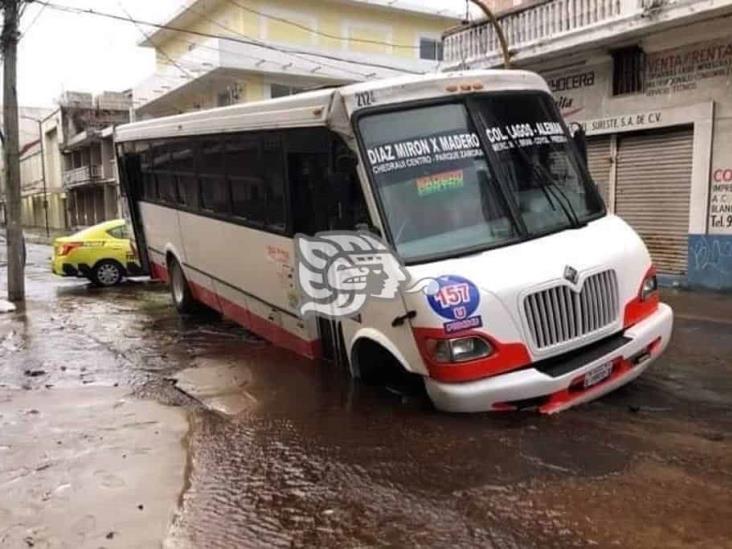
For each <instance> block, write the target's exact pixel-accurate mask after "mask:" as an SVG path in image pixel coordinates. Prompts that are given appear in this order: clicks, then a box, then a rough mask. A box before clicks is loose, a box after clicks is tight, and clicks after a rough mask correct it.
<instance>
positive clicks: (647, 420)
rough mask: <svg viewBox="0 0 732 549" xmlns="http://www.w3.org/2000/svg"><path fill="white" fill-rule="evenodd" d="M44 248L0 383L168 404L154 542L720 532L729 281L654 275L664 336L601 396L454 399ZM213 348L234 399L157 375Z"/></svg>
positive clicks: (724, 495) (704, 535)
mask: <svg viewBox="0 0 732 549" xmlns="http://www.w3.org/2000/svg"><path fill="white" fill-rule="evenodd" d="M49 253H50V251H49V248H47V247H43V246H36V245H32V246H30V247H29V261H30V262H31V264H30V265H29V268H28V278H29V284H28V290H29V291H28V293H29V301H28V305H27V310H26V311H25V312H23V311H21V312H19V313H15V314H13V315H4V316H2V317H0V328H1V329H2V330H3V331H2V333H3V334H5V335H4V339H2V341H0V360H2V361H4V365H3V368H2V372H3V373H2V375H3V379H0V385H2V384H3V383H7V384H22V385H23V386H25V387H26V388H27V389H29V390H42V388H43V387H44V386H46V385H50V386H63V384H64V383H67V382H68V380H69V379H71V378H74V379H75V382H78V380H81V382H82V383H85V384H86V383H88V384H119V386H122V387H130V390H131V391H132V392H133V393H134V394H136V395H137V396H139V397H142V398H151V399H156V400H159V401H161V402H163V403H166V404H169V405H172V406H182V407H185V408H186V409H187V410H188V411H189V421H190V425H191V429H190V432H189V434H188V436H187V438H186V439H185V440H184V441H183V443H184V444H186V445H187V447H188V452H189V460H188V466H187V469H186V485H185V486H184V487H183V491H182V495H181V498H180V508H179V512H178V515H177V517H176V519H175V521H174V523H173V524H172V526H171V529H170V532H169V535H168V538H167V540H165V544H166V546H168V547H263V546H281V547H292V546H296V547H300V546H311V547H374V546H379V547H380V546H394V547H412V546H425V547H574V546H576V547H584V546H590V545H593V546H599V547H617V546H621V547H690V546H691V547H732V297H731V296H715V295H700V294H687V293H681V292H667V294H666V296H665V299H666V301H668V302H670V303H671V304H672V306H674V307H675V309H676V311H677V321H676V327H675V333H674V338H673V341H672V344H671V348H670V349H669V351H668V352H667V354H666V355H665V356H664V357H663V358H662V359H661V360H660V361H659V362H657V363H656V364H655V365H654V366H653V367H652V368H651V370H649V371H648V372H647V373H646V374H645V375H644V376H643V377H642V378H641V379H639V380H638V381H637V382H635V383H633V384H632V385H630V386H627V387H625V388H623V389H621V390H619V391H617V392H615V393H613V394H611V395H609V396H607V397H605V398H603V399H601V400H599V401H596V402H594V403H591V404H589V405H585V406H582V407H579V408H575V409H572V410H569V411H567V412H564V413H561V414H558V415H556V416H551V417H544V416H537V415H533V414H528V413H522V414H500V415H495V414H494V415H491V414H479V415H469V416H456V415H447V414H442V413H438V412H436V411H434V410H432V409H431V408H430V406H429V404H428V403H427V402H426V400H425V399H424V398H422V397H402V396H399V395H395V394H392V393H389V392H388V391H385V390H383V389H379V388H374V387H366V386H362V385H359V384H355V383H353V382H351V381H350V380H349V379H348V378H347V376H346V375H345V374H344V373H343V372H341V371H337V370H336V369H335V368H333V367H329V366H328V365H325V364H319V363H313V362H310V361H307V360H304V359H300V358H298V357H295V356H293V355H290V354H289V353H286V352H283V351H281V350H278V349H276V348H273V347H271V346H270V345H269V344H267V343H265V342H263V341H261V340H259V339H257V338H256V337H253V336H251V335H248V334H247V333H246V332H245V331H244V330H242V329H241V328H239V327H237V326H236V325H234V324H232V323H229V322H226V321H222V320H220V319H218V318H216V317H215V316H207V317H203V318H188V319H180V318H178V317H177V316H176V313H175V311H174V309H173V308H172V307H171V306H170V304H169V303H170V301H169V297H168V294H167V289H166V288H165V287H164V286H162V285H157V284H151V283H141V282H131V283H126V284H124V285H122V286H120V287H118V288H115V289H112V290H98V289H94V288H91V287H90V286H89V285H88V284H86V283H84V282H82V281H75V280H72V281H67V280H60V279H56V278H54V277H52V276H51V275H50V274H49V273H48V271H47V257H48V255H49ZM217 365H226V366H227V367H228V368H232V369H235V370H236V371H237V375H239V376H240V378H241V379H244V380H245V382H244V383H243V385H242V388H241V392H242V394H244V396H245V397H246V398H245V399H244V400H245V401H246V402H248V404H247V405H246V406H243V411H241V413H239V414H237V415H235V416H233V417H232V416H228V415H225V414H221V413H218V412H214V411H211V410H209V409H207V408H206V406H204V405H202V403H201V402H199V401H198V400H196V398H193V397H192V396H190V395H188V394H186V393H184V392H183V391H181V390H180V389H179V388H176V386H175V383H174V381H173V380H172V378H173V377H174V376H176V374H178V373H179V372H181V371H183V370H188V369H190V368H191V367H194V368H211V367H216V366H217ZM28 370H39V371H43V372H44V374H43V375H41V376H38V377H32V376H28V375H27V371H28ZM112 546H124V545H123V544H122V545H114V544H111V543H110V547H112Z"/></svg>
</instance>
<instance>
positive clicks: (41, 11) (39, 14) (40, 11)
mask: <svg viewBox="0 0 732 549" xmlns="http://www.w3.org/2000/svg"><path fill="white" fill-rule="evenodd" d="M47 7H48V6H41V9H40V10H38V12H37V13H36V16H35V17H34V18H33V20H32V21H31V22H30V24H29V25H28V26H27V27H26V28H25V30H24V31H23V32H22V33H21V35H20V38H19V39H18V42H20V41H21V40H22V39H23V37H24V36H25V35H26V34H28V32H29V31H30V30H31V29H32V28H33V25H35V24H36V21H38V19H40V17H41V14H43V12H44V11H45V9H46V8H47Z"/></svg>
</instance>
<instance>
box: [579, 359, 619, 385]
mask: <svg viewBox="0 0 732 549" xmlns="http://www.w3.org/2000/svg"><path fill="white" fill-rule="evenodd" d="M612 371H613V363H612V362H606V363H605V364H601V365H600V366H598V367H597V368H593V369H592V370H590V371H589V372H587V373H586V374H585V389H587V388H589V387H592V386H593V385H597V384H598V383H600V382H601V381H603V380H605V379H607V378H609V377H610V374H611V373H612Z"/></svg>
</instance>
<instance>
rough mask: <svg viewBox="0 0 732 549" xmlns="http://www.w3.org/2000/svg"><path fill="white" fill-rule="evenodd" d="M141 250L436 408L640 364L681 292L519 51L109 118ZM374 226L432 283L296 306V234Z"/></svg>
mask: <svg viewBox="0 0 732 549" xmlns="http://www.w3.org/2000/svg"><path fill="white" fill-rule="evenodd" d="M116 142H117V148H118V159H119V167H120V175H121V179H122V184H123V187H124V189H125V191H126V194H127V197H128V199H129V209H130V217H131V222H132V224H133V227H134V231H135V234H136V241H137V245H138V247H139V250H140V254H141V256H142V257H141V260H142V261H143V262H144V264H145V265H146V266H147V267H148V268H149V270H150V272H151V274H152V276H153V277H155V278H159V279H162V280H166V281H170V286H171V290H172V296H173V301H174V303H175V305H176V306H177V307H178V309H179V310H181V311H183V312H186V311H189V310H191V309H192V308H193V306H194V305H195V303H196V302H200V303H203V304H205V305H207V306H209V307H212V308H214V309H216V310H218V311H220V312H221V313H222V314H223V315H225V316H227V317H230V318H231V319H233V320H235V321H237V322H239V323H240V324H242V325H243V326H245V327H247V328H248V329H250V330H252V331H253V332H255V333H257V334H259V335H261V336H263V337H264V338H266V339H268V340H270V341H272V342H273V343H275V344H277V345H280V346H282V347H286V348H288V349H290V350H292V351H294V352H296V353H299V354H302V355H305V356H308V357H313V358H318V357H323V356H325V357H326V358H328V357H331V358H332V357H334V356H335V357H336V358H337V357H339V356H342V357H344V360H345V361H346V362H347V364H348V366H349V368H350V371H351V373H352V374H353V375H354V376H357V377H364V378H369V377H379V376H380V375H383V374H384V373H385V372H387V371H399V372H407V373H409V374H413V375H414V376H419V377H421V378H422V379H423V380H424V384H425V386H426V389H427V393H428V394H429V396H430V398H431V399H432V401H433V402H434V404H435V405H436V407H437V408H439V409H442V410H447V411H459V412H474V411H486V410H512V409H525V408H538V409H539V410H541V411H544V412H553V411H557V410H561V409H563V408H566V407H569V406H571V405H574V404H577V403H580V402H584V401H587V400H590V399H593V398H596V397H598V396H600V395H602V394H605V393H607V392H608V391H610V390H612V389H614V388H616V387H619V386H620V385H623V384H625V383H627V382H629V381H631V380H632V379H634V378H636V377H637V376H638V375H640V374H641V373H642V372H643V371H644V370H645V369H646V368H647V367H648V366H649V365H650V364H651V363H652V362H653V361H654V360H655V359H656V358H658V356H659V355H660V354H661V353H662V352H663V350H664V349H665V348H666V346H667V344H668V342H669V338H670V335H671V328H672V323H673V314H672V311H671V309H670V308H669V307H667V306H666V305H664V304H662V303H660V302H659V295H658V288H657V284H656V278H655V270H654V267H653V265H652V262H651V258H650V256H649V253H648V251H647V249H646V247H645V245H644V244H643V242H642V241H641V239H640V238H639V237H638V235H637V234H636V233H635V232H634V231H633V230H632V229H631V228H630V227H629V226H628V225H627V224H626V223H625V222H623V221H622V220H621V219H619V218H618V217H616V216H614V215H611V214H609V213H608V212H607V211H606V208H605V206H604V204H603V202H602V199H601V197H600V196H599V193H598V192H597V190H596V187H595V185H594V184H593V182H592V180H591V178H590V176H589V174H588V172H587V169H586V167H585V164H584V162H583V160H582V158H581V156H580V153H579V152H578V151H579V150H580V149H579V148H578V146H577V143H575V142H574V141H573V139H572V137H571V136H570V134H569V132H568V130H567V127H566V126H565V124H564V122H563V121H562V119H561V117H560V115H559V113H558V111H557V108H556V106H555V104H554V102H553V100H552V97H551V95H550V92H549V90H548V88H547V85H546V83H545V82H544V80H542V79H541V78H540V77H539V76H537V75H536V74H533V73H530V72H524V71H469V72H456V73H446V74H434V75H424V76H414V77H405V78H398V79H392V80H383V81H374V82H369V83H361V84H355V85H349V86H344V87H340V88H333V89H326V90H319V91H313V92H308V93H302V94H299V95H295V96H291V97H287V98H281V99H276V100H270V101H263V102H257V103H247V104H242V105H235V106H231V107H225V108H220V109H214V110H208V111H200V112H194V113H189V114H183V115H178V116H173V117H167V118H159V119H153V120H147V121H142V122H137V123H133V124H130V125H126V126H122V127H119V128H118V129H117V132H116ZM333 230H361V231H364V230H368V231H370V232H371V233H373V234H378V235H381V236H382V237H383V239H384V240H385V241H386V242H388V244H389V245H390V246H391V247H392V248H393V249H394V250H395V252H396V254H398V257H399V260H400V261H401V262H402V263H403V265H404V268H405V270H406V272H407V273H408V274H409V276H410V277H411V278H412V280H420V279H434V280H436V281H437V282H438V284H439V291H437V293H435V294H431V295H427V294H424V293H406V292H402V293H401V294H400V295H399V297H398V298H397V299H393V300H390V301H385V300H370V301H368V302H367V304H366V305H365V306H364V308H363V310H362V311H361V312H360V313H359V314H358V315H353V316H351V317H348V318H343V319H339V320H326V319H321V318H318V317H313V316H309V317H305V318H301V317H300V316H299V315H298V303H299V302H300V299H301V297H302V296H301V295H300V293H299V288H298V285H297V284H296V281H295V278H296V276H295V275H296V273H295V272H294V269H295V249H294V240H293V239H294V237H295V235H297V234H302V235H315V234H317V233H319V232H322V231H333Z"/></svg>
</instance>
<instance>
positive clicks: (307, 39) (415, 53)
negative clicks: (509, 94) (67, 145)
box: [134, 0, 459, 118]
mask: <svg viewBox="0 0 732 549" xmlns="http://www.w3.org/2000/svg"><path fill="white" fill-rule="evenodd" d="M390 4H392V5H390ZM458 22H459V20H458V15H457V13H448V12H440V13H436V12H435V11H434V10H429V9H426V8H424V7H422V6H420V5H419V4H416V3H415V4H410V3H409V2H408V1H406V0H405V1H404V2H402V1H400V2H397V3H390V2H389V1H388V0H312V1H308V2H303V1H301V0H300V1H297V0H272V1H266V2H265V1H257V0H189V1H188V2H187V3H186V4H185V5H184V6H183V7H182V8H181V9H180V10H179V11H178V12H177V13H176V14H175V15H173V16H172V17H171V18H170V19H169V20H167V21H166V22H165V25H166V26H167V27H168V28H167V29H160V30H158V31H157V32H155V33H154V34H152V35H150V36H149V37H148V38H147V39H146V40H145V41H144V42H142V43H141V45H143V46H146V47H152V48H154V49H155V51H156V56H157V65H156V71H155V74H154V75H153V76H151V77H150V78H148V79H147V80H146V81H145V82H143V83H141V84H140V85H139V86H138V87H137V88H136V89H135V91H134V100H135V110H136V112H137V115H138V117H140V118H144V117H151V116H163V115H168V114H176V113H181V112H187V111H191V110H197V109H204V108H211V107H216V106H224V105H228V104H232V103H240V102H248V101H257V100H261V99H268V98H272V97H280V96H282V95H288V94H291V93H297V92H299V91H302V90H306V89H312V88H317V87H321V86H328V85H337V84H343V83H349V82H358V81H365V80H369V79H373V78H383V77H388V76H395V75H399V74H409V73H424V72H429V71H432V70H435V69H437V67H438V65H439V61H440V59H441V45H440V37H441V34H442V32H443V31H445V30H446V29H448V28H450V27H452V26H454V25H456V24H457V23H458Z"/></svg>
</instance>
